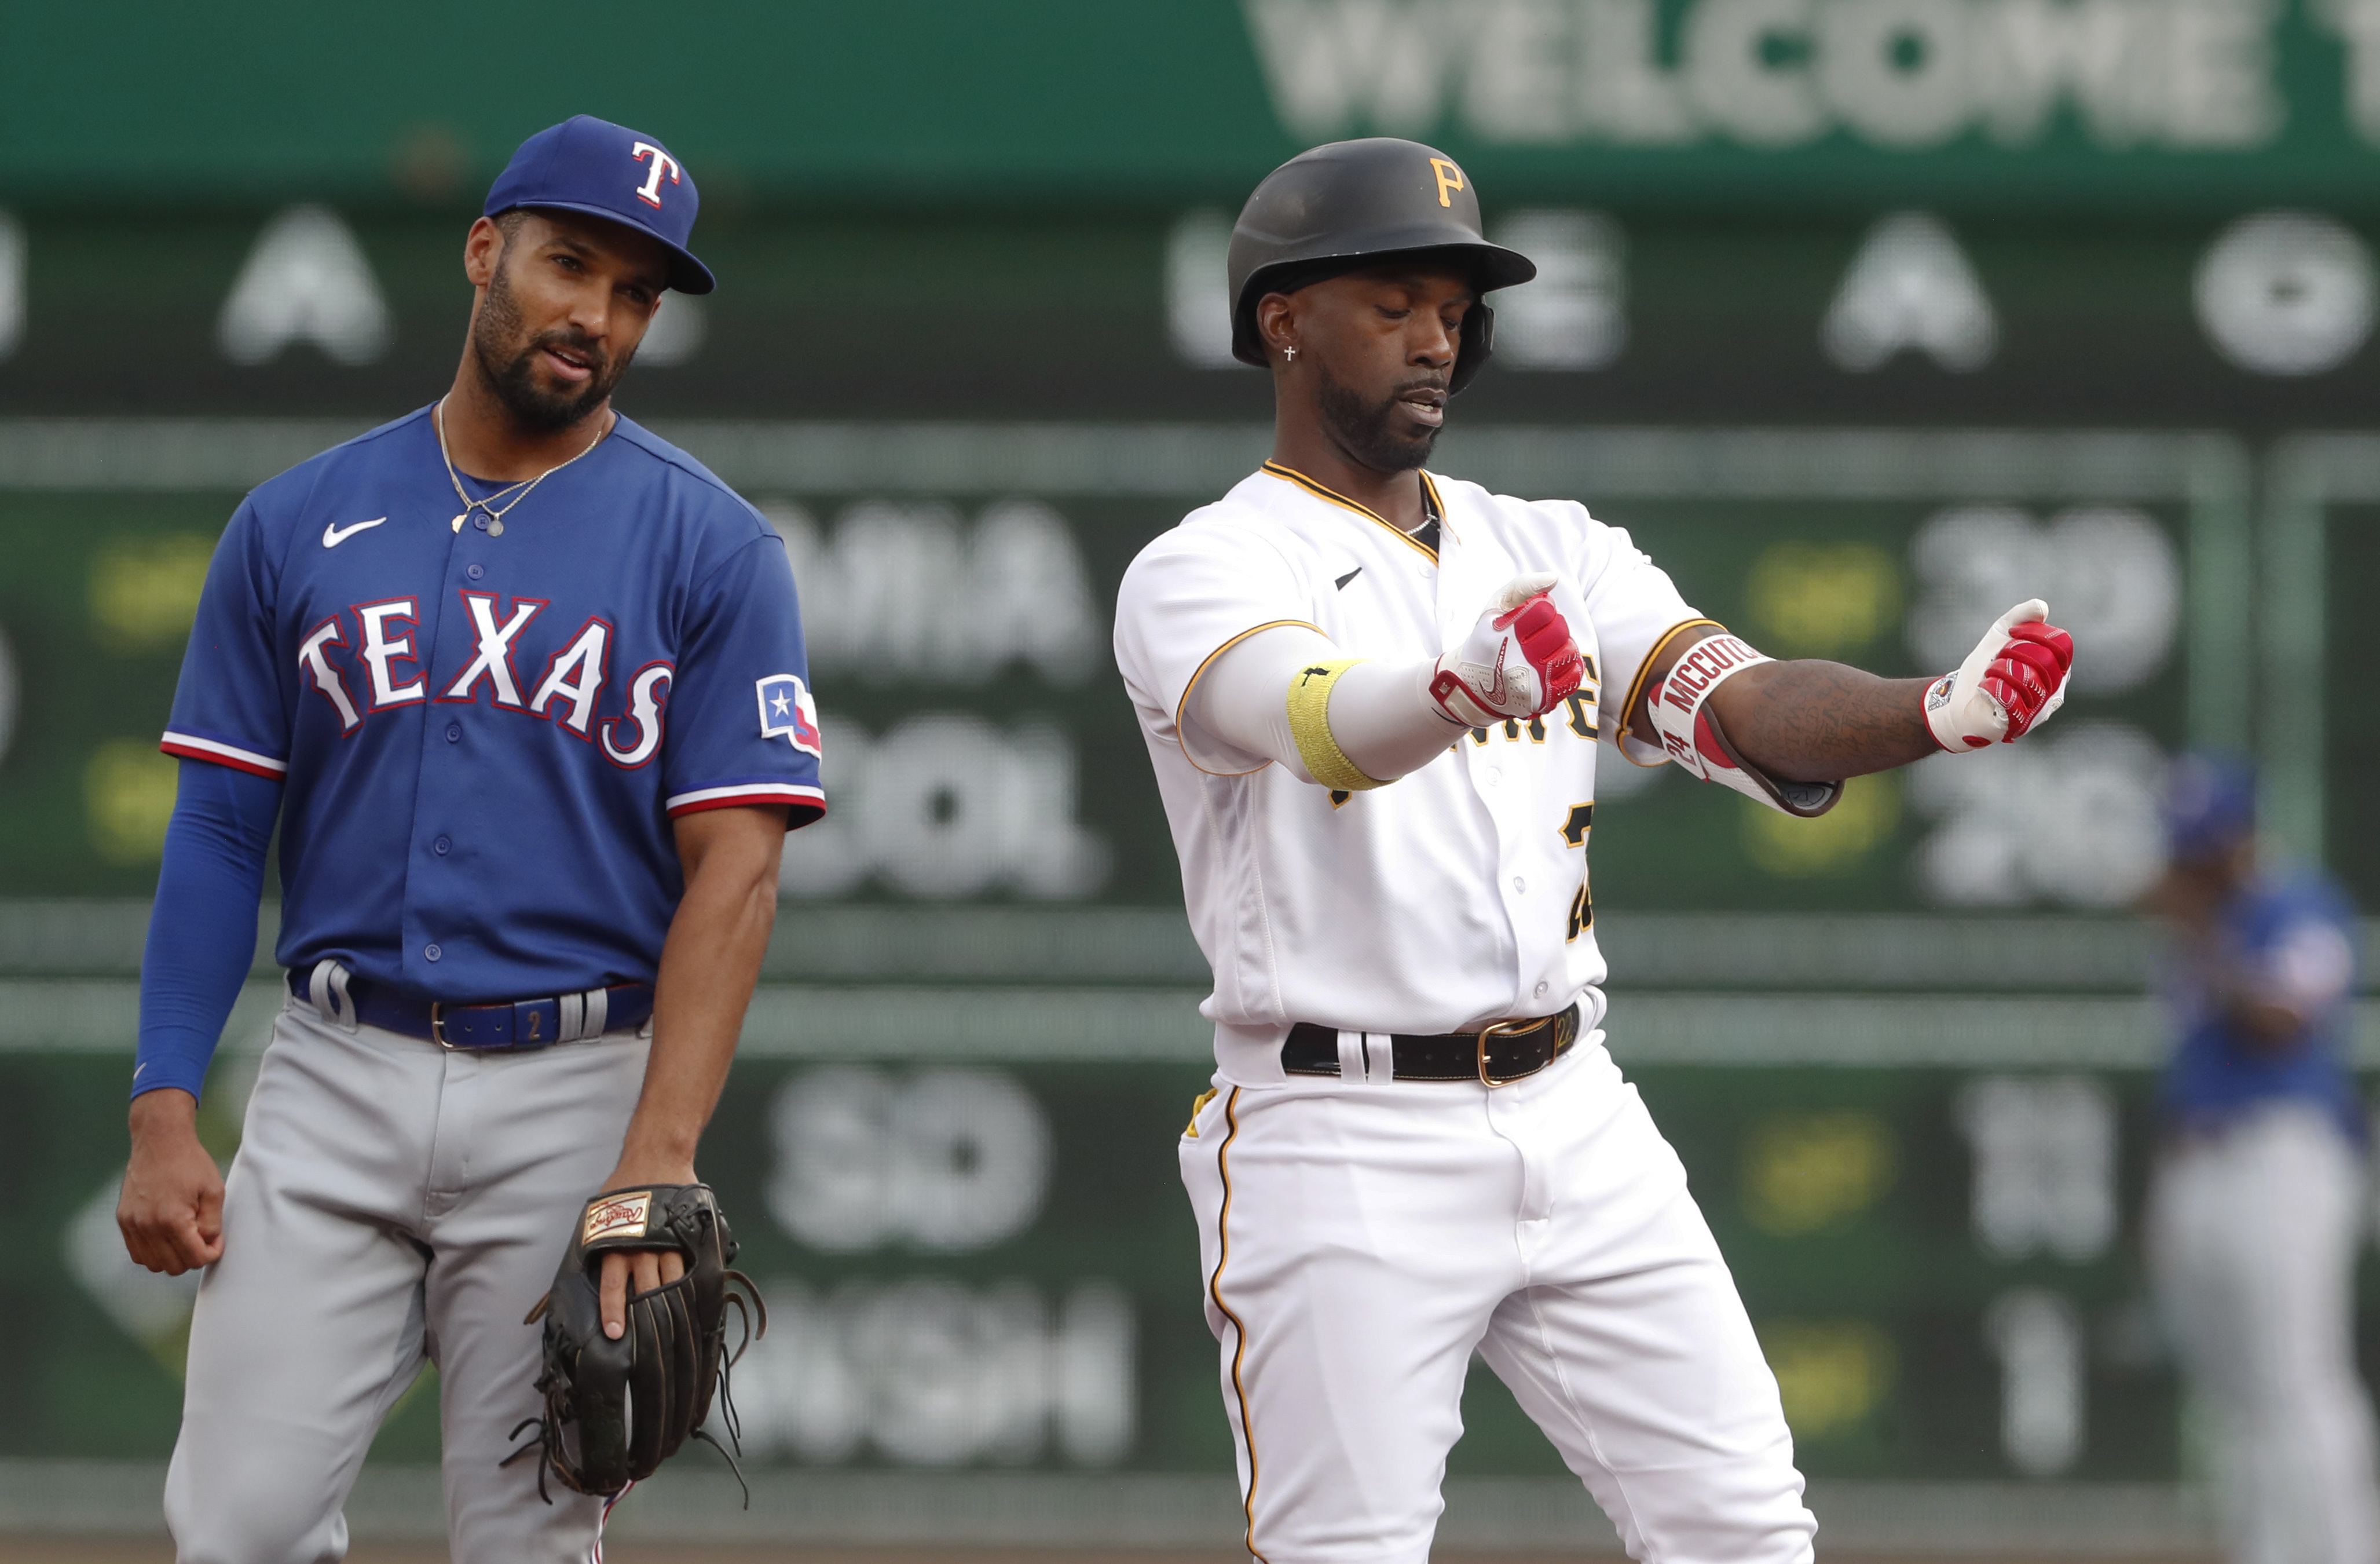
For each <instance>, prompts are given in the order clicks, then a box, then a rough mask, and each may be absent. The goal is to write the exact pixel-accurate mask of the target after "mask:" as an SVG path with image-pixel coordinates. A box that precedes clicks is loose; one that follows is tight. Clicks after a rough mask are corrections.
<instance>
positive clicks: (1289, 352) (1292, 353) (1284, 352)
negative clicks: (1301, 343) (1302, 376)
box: [1281, 348, 1297, 363]
mask: <svg viewBox="0 0 2380 1564" xmlns="http://www.w3.org/2000/svg"><path fill="white" fill-rule="evenodd" d="M1281 357H1282V358H1284V359H1286V360H1289V361H1290V362H1291V363H1295V362H1297V349H1296V348H1282V349H1281Z"/></svg>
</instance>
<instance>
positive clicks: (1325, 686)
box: [1289, 657, 1388, 792]
mask: <svg viewBox="0 0 2380 1564" xmlns="http://www.w3.org/2000/svg"><path fill="white" fill-rule="evenodd" d="M1362 661H1364V659H1363V658H1361V657H1349V658H1346V659H1345V660H1343V661H1341V662H1336V663H1313V664H1309V665H1307V666H1305V667H1302V668H1300V669H1298V670H1297V672H1295V673H1294V674H1292V675H1291V676H1290V679H1289V736H1290V737H1291V738H1293V739H1296V740H1297V753H1298V756H1299V758H1301V759H1302V760H1304V761H1305V769H1306V770H1307V771H1309V772H1312V773H1313V774H1314V779H1315V780H1316V781H1317V782H1319V783H1321V784H1322V785H1323V786H1324V787H1326V788H1339V789H1343V790H1345V791H1348V792H1362V791H1363V790H1364V789H1366V788H1385V787H1387V786H1388V784H1387V783H1385V782H1383V781H1381V780H1380V779H1379V778H1378V777H1377V776H1365V775H1364V774H1363V773H1362V772H1360V771H1358V770H1356V769H1355V763H1354V761H1351V760H1349V759H1348V758H1347V753H1346V751H1343V750H1342V749H1341V748H1340V747H1339V740H1338V739H1334V738H1332V737H1331V736H1330V687H1331V686H1332V685H1334V684H1336V683H1338V682H1339V676H1340V675H1341V674H1343V673H1345V672H1346V671H1347V670H1348V669H1349V668H1352V667H1354V666H1355V665H1356V664H1358V663H1360V662H1362Z"/></svg>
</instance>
